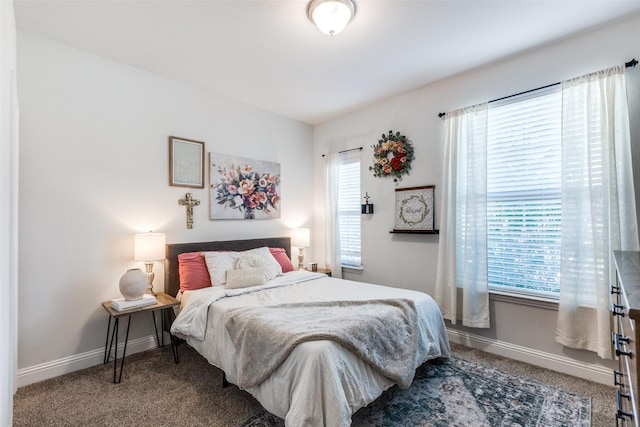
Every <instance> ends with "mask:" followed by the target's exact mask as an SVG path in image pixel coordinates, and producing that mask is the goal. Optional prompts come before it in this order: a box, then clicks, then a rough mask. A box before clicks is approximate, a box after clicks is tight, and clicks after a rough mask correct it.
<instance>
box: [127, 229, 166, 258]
mask: <svg viewBox="0 0 640 427" xmlns="http://www.w3.org/2000/svg"><path fill="white" fill-rule="evenodd" d="M133 243H134V245H133V247H134V250H133V252H134V259H135V260H136V261H142V262H145V261H159V260H161V259H164V254H165V245H166V243H167V237H166V236H165V234H164V233H141V234H136V235H135V237H134V242H133Z"/></svg>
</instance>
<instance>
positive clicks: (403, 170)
mask: <svg viewBox="0 0 640 427" xmlns="http://www.w3.org/2000/svg"><path fill="white" fill-rule="evenodd" d="M371 148H373V166H369V170H371V171H373V176H375V177H383V176H393V182H398V180H402V175H404V174H408V173H409V171H410V170H411V161H412V160H413V159H414V155H413V146H412V145H411V142H410V141H409V140H408V139H407V137H406V136H404V135H400V132H396V133H395V134H394V133H393V131H389V134H388V135H385V134H382V139H379V140H378V143H377V144H376V145H372V146H371Z"/></svg>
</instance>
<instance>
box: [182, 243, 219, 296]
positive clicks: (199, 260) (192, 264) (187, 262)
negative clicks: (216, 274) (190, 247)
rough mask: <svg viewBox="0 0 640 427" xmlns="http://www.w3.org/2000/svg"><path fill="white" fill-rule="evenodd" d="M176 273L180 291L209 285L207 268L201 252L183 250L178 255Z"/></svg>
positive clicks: (193, 289)
mask: <svg viewBox="0 0 640 427" xmlns="http://www.w3.org/2000/svg"><path fill="white" fill-rule="evenodd" d="M178 275H179V276H180V290H181V291H195V290H196V289H202V288H206V287H209V286H211V278H210V277H209V270H207V265H206V264H205V262H204V257H203V256H202V252H185V253H183V254H180V255H178Z"/></svg>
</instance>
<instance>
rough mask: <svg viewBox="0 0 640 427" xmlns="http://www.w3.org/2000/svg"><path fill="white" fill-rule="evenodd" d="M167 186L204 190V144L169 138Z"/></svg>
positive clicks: (174, 137)
mask: <svg viewBox="0 0 640 427" xmlns="http://www.w3.org/2000/svg"><path fill="white" fill-rule="evenodd" d="M169 185H172V186H174V187H192V188H204V142H201V141H194V140H192V139H186V138H178V137H176V136H170V137H169Z"/></svg>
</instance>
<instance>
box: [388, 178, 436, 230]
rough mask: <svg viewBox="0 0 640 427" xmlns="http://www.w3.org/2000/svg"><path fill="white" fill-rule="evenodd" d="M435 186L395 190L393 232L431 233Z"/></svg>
mask: <svg viewBox="0 0 640 427" xmlns="http://www.w3.org/2000/svg"><path fill="white" fill-rule="evenodd" d="M435 188H436V186H435V185H425V186H422V187H410V188H396V212H395V225H394V228H393V232H400V233H402V232H408V233H411V232H415V233H433V232H434V229H433V193H434V190H435Z"/></svg>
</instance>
